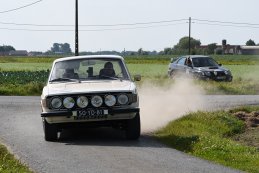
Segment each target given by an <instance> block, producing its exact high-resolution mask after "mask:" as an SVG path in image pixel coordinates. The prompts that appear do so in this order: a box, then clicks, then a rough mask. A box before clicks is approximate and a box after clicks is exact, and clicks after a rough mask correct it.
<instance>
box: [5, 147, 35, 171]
mask: <svg viewBox="0 0 259 173" xmlns="http://www.w3.org/2000/svg"><path fill="white" fill-rule="evenodd" d="M0 172H1V173H16V172H19V173H32V171H30V170H29V168H28V167H26V166H24V165H23V164H21V162H20V161H18V160H17V159H15V157H14V156H13V155H12V154H10V153H9V152H8V151H7V149H6V147H5V146H3V145H0Z"/></svg>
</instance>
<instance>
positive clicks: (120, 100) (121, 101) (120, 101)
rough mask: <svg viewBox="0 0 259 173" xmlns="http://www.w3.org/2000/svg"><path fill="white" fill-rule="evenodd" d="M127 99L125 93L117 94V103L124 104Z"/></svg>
mask: <svg viewBox="0 0 259 173" xmlns="http://www.w3.org/2000/svg"><path fill="white" fill-rule="evenodd" d="M128 101H129V98H128V96H127V95H125V94H121V95H119V97H118V103H119V104H121V105H125V104H127V103H128Z"/></svg>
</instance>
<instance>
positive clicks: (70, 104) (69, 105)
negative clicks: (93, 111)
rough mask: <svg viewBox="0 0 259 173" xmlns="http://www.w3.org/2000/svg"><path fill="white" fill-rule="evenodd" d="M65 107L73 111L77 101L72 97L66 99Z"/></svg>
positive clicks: (64, 101)
mask: <svg viewBox="0 0 259 173" xmlns="http://www.w3.org/2000/svg"><path fill="white" fill-rule="evenodd" d="M63 105H64V107H65V108H67V109H71V108H72V107H74V106H75V100H74V99H73V98H72V97H66V98H65V99H64V100H63Z"/></svg>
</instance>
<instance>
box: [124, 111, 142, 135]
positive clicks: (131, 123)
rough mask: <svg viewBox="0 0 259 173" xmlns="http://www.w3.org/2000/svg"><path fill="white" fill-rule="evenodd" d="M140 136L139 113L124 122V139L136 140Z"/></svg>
mask: <svg viewBox="0 0 259 173" xmlns="http://www.w3.org/2000/svg"><path fill="white" fill-rule="evenodd" d="M139 136H140V116H139V113H137V114H136V116H135V117H134V118H133V119H130V120H127V122H126V138H127V139H129V140H137V139H138V138H139Z"/></svg>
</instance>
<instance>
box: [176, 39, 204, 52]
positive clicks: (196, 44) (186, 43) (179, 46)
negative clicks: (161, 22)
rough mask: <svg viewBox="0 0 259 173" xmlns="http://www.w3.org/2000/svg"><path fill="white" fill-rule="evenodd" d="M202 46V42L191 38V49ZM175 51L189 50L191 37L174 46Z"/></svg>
mask: <svg viewBox="0 0 259 173" xmlns="http://www.w3.org/2000/svg"><path fill="white" fill-rule="evenodd" d="M200 45H201V42H200V40H196V39H194V38H192V37H191V49H194V48H196V47H199V46H200ZM174 48H175V49H182V50H186V49H189V37H183V38H181V39H180V40H179V42H178V44H177V45H175V46H174Z"/></svg>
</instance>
